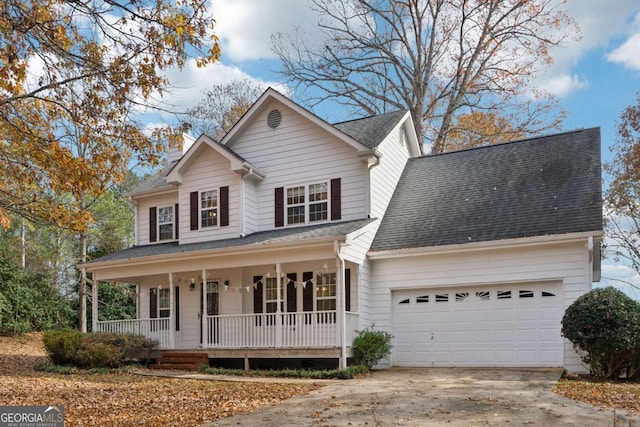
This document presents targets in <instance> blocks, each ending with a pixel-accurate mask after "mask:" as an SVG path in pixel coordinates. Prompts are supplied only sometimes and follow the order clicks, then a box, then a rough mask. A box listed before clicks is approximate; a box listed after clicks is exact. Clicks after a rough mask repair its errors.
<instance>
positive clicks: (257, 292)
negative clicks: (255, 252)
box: [253, 276, 263, 313]
mask: <svg viewBox="0 0 640 427" xmlns="http://www.w3.org/2000/svg"><path fill="white" fill-rule="evenodd" d="M253 283H256V284H257V285H256V286H254V288H253V312H254V313H262V309H263V307H262V301H263V299H262V276H253Z"/></svg>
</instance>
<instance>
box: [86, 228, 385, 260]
mask: <svg viewBox="0 0 640 427" xmlns="http://www.w3.org/2000/svg"><path fill="white" fill-rule="evenodd" d="M372 221H374V220H373V219H361V220H355V221H346V222H338V223H327V224H319V225H309V226H304V227H294V228H280V229H277V230H269V231H262V232H258V233H253V234H250V235H248V236H245V237H237V238H234V239H224V240H213V241H208V242H201V243H189V244H184V245H179V244H178V243H177V242H170V243H161V244H155V245H144V246H134V247H131V248H128V249H125V250H122V251H120V252H115V253H112V254H109V255H105V256H103V257H101V258H98V259H95V260H92V261H90V262H88V263H87V264H88V265H91V264H94V263H101V262H105V261H118V260H128V259H138V258H144V257H151V256H156V255H168V254H180V253H184V252H193V251H204V250H211V249H224V248H239V247H247V246H251V245H260V246H264V245H269V244H274V243H289V242H290V243H295V242H301V241H304V240H311V239H321V238H330V237H340V236H345V235H347V234H349V233H351V232H354V231H356V230H358V229H359V228H362V227H364V226H365V225H367V224H369V223H370V222H372Z"/></svg>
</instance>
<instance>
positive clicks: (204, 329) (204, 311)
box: [200, 268, 209, 348]
mask: <svg viewBox="0 0 640 427" xmlns="http://www.w3.org/2000/svg"><path fill="white" fill-rule="evenodd" d="M200 321H201V322H202V348H207V347H209V331H207V270H206V269H204V268H203V269H202V310H201V313H200Z"/></svg>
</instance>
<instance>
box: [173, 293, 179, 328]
mask: <svg viewBox="0 0 640 427" xmlns="http://www.w3.org/2000/svg"><path fill="white" fill-rule="evenodd" d="M175 294H176V298H175V301H174V303H175V309H174V312H175V313H176V332H177V331H179V330H180V287H179V286H176V287H175Z"/></svg>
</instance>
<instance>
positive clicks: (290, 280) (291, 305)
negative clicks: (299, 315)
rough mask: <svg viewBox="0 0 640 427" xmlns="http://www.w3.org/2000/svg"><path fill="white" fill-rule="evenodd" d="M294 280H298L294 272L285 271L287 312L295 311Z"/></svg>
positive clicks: (296, 299)
mask: <svg viewBox="0 0 640 427" xmlns="http://www.w3.org/2000/svg"><path fill="white" fill-rule="evenodd" d="M296 280H298V275H297V274H296V273H287V311H288V312H289V313H295V312H296V311H297V307H296V305H297V302H298V298H297V294H296Z"/></svg>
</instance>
